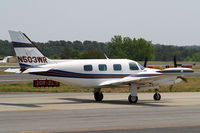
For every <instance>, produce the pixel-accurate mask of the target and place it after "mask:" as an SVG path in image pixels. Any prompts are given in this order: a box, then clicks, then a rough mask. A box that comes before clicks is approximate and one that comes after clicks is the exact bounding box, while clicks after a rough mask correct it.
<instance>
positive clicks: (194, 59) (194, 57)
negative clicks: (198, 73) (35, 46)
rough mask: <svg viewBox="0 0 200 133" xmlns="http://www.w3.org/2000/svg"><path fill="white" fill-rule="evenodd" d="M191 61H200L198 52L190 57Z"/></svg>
mask: <svg viewBox="0 0 200 133" xmlns="http://www.w3.org/2000/svg"><path fill="white" fill-rule="evenodd" d="M192 60H193V61H200V52H198V53H195V54H194V55H193V56H192Z"/></svg>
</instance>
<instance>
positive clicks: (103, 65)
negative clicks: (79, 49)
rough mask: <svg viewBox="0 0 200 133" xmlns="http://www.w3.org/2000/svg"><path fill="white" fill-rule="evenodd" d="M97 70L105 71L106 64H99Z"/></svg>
mask: <svg viewBox="0 0 200 133" xmlns="http://www.w3.org/2000/svg"><path fill="white" fill-rule="evenodd" d="M99 71H107V66H106V64H99Z"/></svg>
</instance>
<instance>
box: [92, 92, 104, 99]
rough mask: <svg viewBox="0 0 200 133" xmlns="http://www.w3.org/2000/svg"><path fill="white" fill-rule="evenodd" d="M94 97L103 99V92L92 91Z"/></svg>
mask: <svg viewBox="0 0 200 133" xmlns="http://www.w3.org/2000/svg"><path fill="white" fill-rule="evenodd" d="M94 99H95V100H96V101H102V100H103V93H102V92H96V93H94Z"/></svg>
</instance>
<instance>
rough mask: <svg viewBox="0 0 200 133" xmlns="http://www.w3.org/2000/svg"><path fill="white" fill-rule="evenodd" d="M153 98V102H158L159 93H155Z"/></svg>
mask: <svg viewBox="0 0 200 133" xmlns="http://www.w3.org/2000/svg"><path fill="white" fill-rule="evenodd" d="M153 98H154V100H155V101H159V100H160V99H161V95H160V94H159V93H155V94H154V95H153Z"/></svg>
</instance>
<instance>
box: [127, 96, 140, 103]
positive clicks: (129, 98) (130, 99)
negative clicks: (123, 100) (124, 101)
mask: <svg viewBox="0 0 200 133" xmlns="http://www.w3.org/2000/svg"><path fill="white" fill-rule="evenodd" d="M128 101H129V102H130V103H137V101H138V96H131V95H129V96H128Z"/></svg>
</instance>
